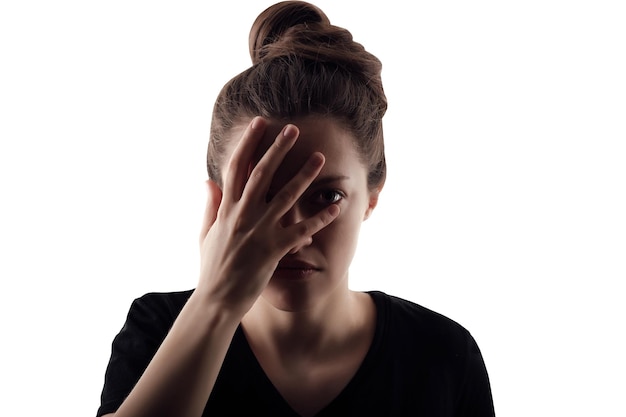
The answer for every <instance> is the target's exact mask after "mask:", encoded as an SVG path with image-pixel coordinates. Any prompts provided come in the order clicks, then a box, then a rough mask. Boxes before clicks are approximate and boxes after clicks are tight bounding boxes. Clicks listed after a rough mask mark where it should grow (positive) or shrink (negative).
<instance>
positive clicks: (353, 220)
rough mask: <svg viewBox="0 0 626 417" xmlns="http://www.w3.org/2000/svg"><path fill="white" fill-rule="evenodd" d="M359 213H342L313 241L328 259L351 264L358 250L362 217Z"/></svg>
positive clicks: (316, 235) (317, 234)
mask: <svg viewBox="0 0 626 417" xmlns="http://www.w3.org/2000/svg"><path fill="white" fill-rule="evenodd" d="M361 217H362V216H361V215H359V214H358V213H345V212H344V213H341V214H340V215H339V217H338V218H337V219H335V221H334V222H332V223H331V224H329V225H328V226H326V228H324V229H322V230H320V231H319V232H318V233H316V234H315V236H314V237H313V241H314V242H315V243H316V244H317V245H319V247H321V249H322V250H323V251H324V253H325V255H326V257H327V259H329V260H336V261H337V262H345V263H347V264H350V262H351V261H352V257H353V256H354V252H355V251H356V246H357V242H358V239H359V232H360V230H361V224H362V219H361Z"/></svg>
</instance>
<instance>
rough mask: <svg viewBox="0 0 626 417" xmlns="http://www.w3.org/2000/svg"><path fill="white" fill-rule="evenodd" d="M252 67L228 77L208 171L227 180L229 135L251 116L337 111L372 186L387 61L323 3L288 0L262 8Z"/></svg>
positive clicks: (379, 154)
mask: <svg viewBox="0 0 626 417" xmlns="http://www.w3.org/2000/svg"><path fill="white" fill-rule="evenodd" d="M249 44H250V56H251V57H252V63H253V66H252V67H251V68H249V69H247V70H246V71H244V72H242V73H241V74H239V75H237V76H236V77H234V78H233V79H231V80H230V81H229V82H228V83H227V84H226V85H225V86H224V87H223V88H222V90H221V92H220V93H219V95H218V97H217V100H216V102H215V107H214V109H213V118H212V121H211V137H210V140H209V149H208V153H207V169H208V172H209V177H210V178H211V179H213V180H214V181H216V182H217V183H218V184H219V185H220V186H222V178H221V173H220V167H221V166H222V164H223V163H224V161H223V159H224V158H225V150H226V149H227V143H225V141H226V140H227V138H228V133H229V132H230V130H231V128H232V127H233V126H234V125H236V124H237V123H239V122H242V121H243V120H245V119H246V118H252V117H254V116H263V117H266V118H273V119H281V120H288V119H293V118H297V117H305V116H309V115H318V116H323V117H332V118H334V119H336V120H337V121H338V122H339V123H341V124H342V126H343V127H344V128H346V129H348V131H349V132H351V133H352V135H353V136H354V138H355V146H356V149H357V151H358V154H359V156H360V157H361V160H362V162H363V163H364V165H365V166H366V167H367V169H368V186H369V187H370V189H374V188H377V187H380V186H382V184H383V183H384V181H385V176H386V164H385V153H384V145H383V129H382V118H383V115H384V114H385V111H386V110H387V99H386V97H385V93H384V91H383V86H382V80H381V76H380V73H381V69H382V65H381V63H380V61H379V60H378V59H377V58H376V57H375V56H374V55H372V54H370V53H369V52H367V51H366V50H365V49H364V48H363V46H362V45H361V44H359V43H357V42H354V41H353V39H352V35H351V34H350V32H348V31H347V30H346V29H343V28H340V27H337V26H333V25H331V24H330V21H329V20H328V17H327V16H326V15H325V14H324V12H322V11H321V10H320V9H319V8H318V7H316V6H314V5H312V4H309V3H306V2H303V1H283V2H280V3H277V4H275V5H273V6H271V7H269V8H268V9H266V10H265V11H263V12H262V13H261V14H260V15H259V16H258V17H257V19H256V20H255V22H254V24H253V25H252V29H251V31H250V40H249Z"/></svg>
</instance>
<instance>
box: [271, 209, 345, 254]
mask: <svg viewBox="0 0 626 417" xmlns="http://www.w3.org/2000/svg"><path fill="white" fill-rule="evenodd" d="M340 211H341V209H340V208H339V206H338V205H337V204H331V205H330V206H328V207H326V208H324V209H323V210H321V211H320V212H318V213H317V214H316V215H315V216H313V217H310V218H308V219H305V220H302V221H301V222H299V223H296V224H292V225H290V226H288V227H286V228H285V230H284V231H285V233H284V234H283V236H284V241H283V242H281V246H282V248H283V250H285V251H288V252H289V253H295V252H297V251H298V250H299V249H300V248H301V247H303V246H307V245H309V244H311V242H312V238H313V235H314V234H315V233H317V232H319V231H320V230H322V229H323V228H325V227H326V226H328V225H329V224H330V223H332V222H333V220H335V219H336V218H337V216H339V212H340Z"/></svg>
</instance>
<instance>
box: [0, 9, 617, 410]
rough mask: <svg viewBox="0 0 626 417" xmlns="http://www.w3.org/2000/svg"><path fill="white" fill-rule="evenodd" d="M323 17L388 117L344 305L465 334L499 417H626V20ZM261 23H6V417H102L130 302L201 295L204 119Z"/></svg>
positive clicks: (110, 16)
mask: <svg viewBox="0 0 626 417" xmlns="http://www.w3.org/2000/svg"><path fill="white" fill-rule="evenodd" d="M218 4H219V5H218ZM316 4H318V5H319V6H321V7H322V9H323V10H325V11H326V13H327V14H328V16H329V17H330V19H331V21H332V22H333V23H334V24H337V25H340V26H344V27H347V28H348V29H350V30H351V31H352V33H353V35H354V38H355V39H356V40H357V41H359V42H361V43H363V44H364V45H365V46H366V48H367V49H368V50H370V51H371V52H372V53H374V54H375V55H377V56H378V57H379V58H380V59H381V60H382V61H383V64H384V71H383V81H384V83H385V88H386V92H387V95H388V99H389V103H390V104H389V111H388V114H387V116H386V118H385V129H386V130H385V134H386V141H387V157H388V164H389V175H388V180H387V185H386V188H385V190H384V191H383V194H382V197H381V198H382V200H381V202H380V205H379V207H378V209H377V211H376V212H375V213H374V216H373V217H372V218H371V219H370V220H368V221H367V222H366V223H365V225H364V227H363V230H362V240H361V246H360V248H359V252H358V253H357V257H356V258H355V260H354V263H353V270H352V274H351V285H352V287H353V288H354V289H379V290H383V291H386V292H388V293H391V294H395V295H399V296H402V297H404V298H406V299H409V300H412V301H415V302H418V303H420V304H422V305H424V306H426V307H429V308H431V309H434V310H436V311H438V312H441V313H443V314H445V315H447V316H448V317H451V318H452V319H454V320H456V321H458V322H460V323H461V324H463V325H464V326H465V327H466V328H468V329H469V330H470V331H471V332H472V334H473V335H474V336H475V338H476V339H477V341H478V343H479V345H480V347H481V349H482V352H483V355H484V358H485V361H486V364H487V367H488V370H489V373H490V377H491V382H492V386H493V394H494V400H495V405H496V412H497V414H498V415H500V416H508V417H514V416H524V417H526V416H556V415H561V416H566V415H567V416H590V415H594V416H624V415H626V406H624V405H623V398H624V393H625V392H626V383H625V382H624V378H625V376H624V375H626V359H625V355H624V352H626V340H625V334H624V333H625V331H624V318H625V317H626V308H625V307H624V296H625V295H626V294H625V291H624V290H623V286H622V283H621V281H624V279H625V278H626V237H625V236H626V221H625V216H624V213H626V163H625V159H626V151H625V143H624V142H625V140H626V121H625V120H626V82H625V80H626V77H625V75H624V74H626V29H625V28H626V25H625V24H624V22H625V21H626V14H625V13H624V9H623V8H622V7H621V4H622V2H621V1H602V0H594V1H555V0H541V1H532V0H531V1H517V2H513V1H485V0H479V1H439V2H433V1H418V2H413V3H412V4H413V6H412V7H411V8H410V9H409V8H408V6H407V4H409V3H408V2H400V1H384V2H367V1H342V2H339V1H336V0H319V1H318V2H317V3H316ZM269 5H270V2H265V1H256V2H252V1H247V2H245V1H240V2H236V1H225V2H209V1H195V2H188V1H179V2H163V1H133V0H126V1H106V2H104V1H98V2H96V1H68V0H62V1H27V0H26V1H17V0H15V1H3V2H2V3H1V5H0V60H1V65H0V137H1V145H0V199H1V204H0V210H1V215H0V278H1V279H2V295H1V302H0V308H1V309H2V310H1V311H0V317H1V320H2V322H1V323H0V324H1V328H2V342H1V349H2V353H1V355H0V382H1V384H2V405H1V408H2V410H3V411H2V414H4V415H11V416H20V415H22V416H35V415H64V416H81V417H83V416H89V415H95V412H96V409H97V408H98V405H99V395H100V390H101V387H102V383H103V376H104V370H105V367H106V364H107V361H108V356H109V353H110V343H111V341H112V339H113V337H114V335H115V334H116V333H117V331H118V330H119V329H120V327H121V325H122V323H123V322H124V319H125V315H126V313H127V310H128V307H129V305H130V303H131V301H132V300H133V299H134V298H135V297H137V296H140V295H142V294H143V293H145V292H149V291H169V290H181V289H189V288H192V287H194V286H195V282H196V279H197V270H198V250H197V235H198V228H199V226H200V221H201V216H202V211H203V205H204V198H205V194H204V188H203V185H204V183H203V182H204V180H205V178H206V171H205V165H204V161H205V150H206V144H207V139H208V131H209V123H210V115H211V110H212V106H213V101H214V99H215V96H216V94H217V92H218V90H219V89H220V88H221V86H222V85H223V84H224V83H225V82H226V81H227V80H228V79H230V78H231V77H232V76H234V75H235V74H237V73H238V72H240V71H242V70H244V69H245V68H247V67H248V66H249V58H248V55H247V36H248V30H249V28H250V25H251V23H252V21H253V20H254V18H255V17H256V16H257V14H258V13H259V12H260V11H262V10H263V9H264V8H265V7H267V6H269Z"/></svg>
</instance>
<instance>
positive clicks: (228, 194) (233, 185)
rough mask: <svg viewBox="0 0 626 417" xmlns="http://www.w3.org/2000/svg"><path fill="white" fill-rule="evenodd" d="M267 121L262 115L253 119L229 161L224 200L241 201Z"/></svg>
mask: <svg viewBox="0 0 626 417" xmlns="http://www.w3.org/2000/svg"><path fill="white" fill-rule="evenodd" d="M266 127H267V122H266V121H265V119H263V118H262V117H260V116H257V117H255V118H254V119H252V121H251V122H250V124H248V127H247V128H246V130H245V131H244V133H243V135H242V136H241V139H240V140H239V143H238V144H237V146H236V147H235V149H234V150H233V153H232V155H231V157H230V160H229V161H228V165H227V168H226V175H225V178H224V184H223V187H224V189H223V194H224V200H226V201H239V199H240V198H241V195H242V193H243V190H244V188H245V186H246V182H247V180H248V175H249V174H250V172H249V171H250V164H251V163H252V158H253V157H254V152H255V151H256V149H257V147H258V146H259V142H260V141H261V139H262V138H263V133H265V128H266Z"/></svg>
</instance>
